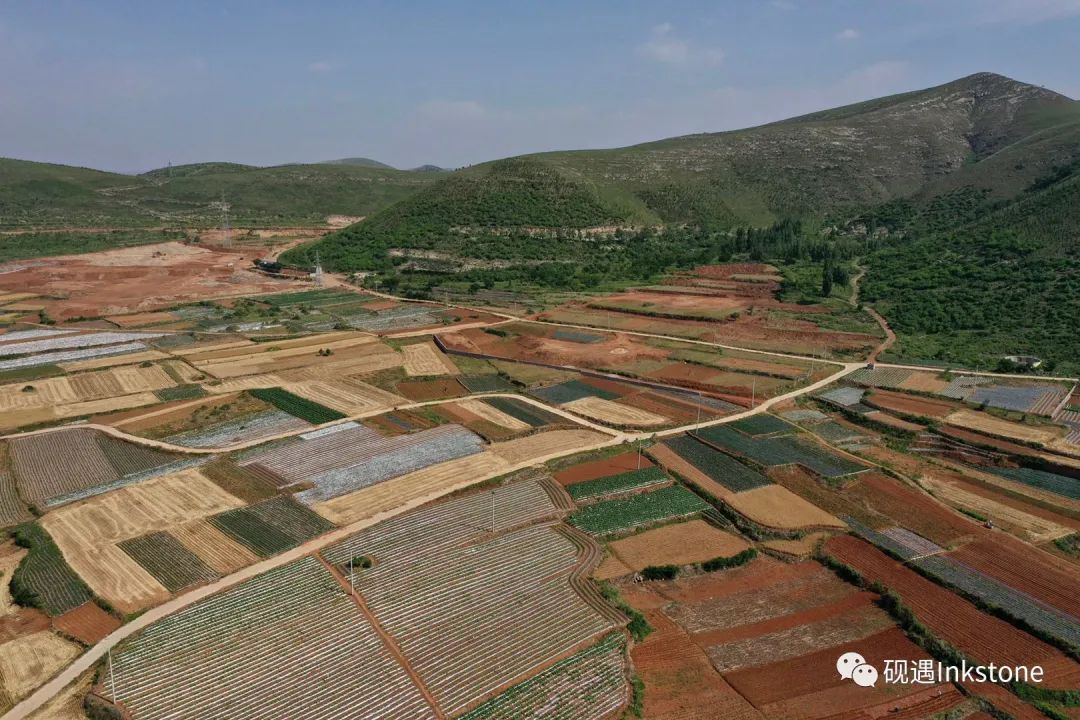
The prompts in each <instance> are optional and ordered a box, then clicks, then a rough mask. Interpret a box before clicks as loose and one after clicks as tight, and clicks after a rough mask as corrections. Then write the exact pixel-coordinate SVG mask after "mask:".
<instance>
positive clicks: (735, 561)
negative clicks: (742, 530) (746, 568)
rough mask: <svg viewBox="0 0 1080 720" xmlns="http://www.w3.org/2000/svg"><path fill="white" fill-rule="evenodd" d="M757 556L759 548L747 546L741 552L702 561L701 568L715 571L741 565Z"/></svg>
mask: <svg viewBox="0 0 1080 720" xmlns="http://www.w3.org/2000/svg"><path fill="white" fill-rule="evenodd" d="M756 557H757V550H756V549H755V548H746V549H745V550H743V551H742V552H741V553H737V554H735V555H732V556H731V557H718V558H713V559H712V560H707V561H705V562H703V563H701V569H702V570H704V571H705V572H715V571H716V570H723V569H725V568H733V567H739V566H740V565H745V564H746V563H748V562H750V561H751V560H753V559H754V558H756Z"/></svg>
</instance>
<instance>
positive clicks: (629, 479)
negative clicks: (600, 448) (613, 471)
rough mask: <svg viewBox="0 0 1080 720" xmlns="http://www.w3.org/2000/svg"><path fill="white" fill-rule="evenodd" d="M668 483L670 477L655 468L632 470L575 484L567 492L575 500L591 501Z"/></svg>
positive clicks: (568, 487)
mask: <svg viewBox="0 0 1080 720" xmlns="http://www.w3.org/2000/svg"><path fill="white" fill-rule="evenodd" d="M667 481H668V477H667V475H665V474H664V471H663V470H661V469H660V468H658V467H656V466H653V467H647V468H642V469H641V470H631V471H629V472H624V473H619V474H618V475H608V476H607V477H602V478H597V479H595V480H586V481H585V482H580V483H574V484H573V485H569V486H567V488H566V491H567V492H568V493H570V497H572V498H574V500H589V499H592V498H598V497H603V496H604V495H616V494H618V493H624V492H628V491H630V490H636V489H639V488H644V487H649V486H650V485H659V484H661V483H665V482H667Z"/></svg>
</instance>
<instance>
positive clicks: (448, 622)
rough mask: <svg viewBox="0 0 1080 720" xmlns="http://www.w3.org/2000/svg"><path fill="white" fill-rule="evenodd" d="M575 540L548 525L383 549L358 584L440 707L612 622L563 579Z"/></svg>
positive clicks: (451, 710) (454, 708)
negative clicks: (393, 551) (391, 551)
mask: <svg viewBox="0 0 1080 720" xmlns="http://www.w3.org/2000/svg"><path fill="white" fill-rule="evenodd" d="M577 565H578V548H577V547H576V546H575V545H574V544H573V543H572V542H570V540H568V539H567V538H566V537H564V536H563V535H561V534H560V533H558V532H556V531H555V530H554V529H553V528H551V527H548V526H534V527H529V528H525V529H522V530H516V531H513V532H510V533H508V534H504V535H500V536H498V537H495V538H490V539H483V538H481V539H480V540H478V541H477V542H475V543H474V544H472V545H467V546H460V545H453V546H442V547H441V548H439V549H438V550H432V551H429V552H427V553H425V554H423V555H420V556H409V557H406V558H398V557H394V556H390V557H386V556H384V557H383V558H382V560H381V562H376V563H375V566H374V567H373V568H371V569H369V570H364V571H362V572H361V573H360V574H359V577H358V578H357V580H356V582H357V588H358V589H359V590H360V592H361V593H362V594H363V595H364V596H365V597H366V598H367V601H368V605H369V607H370V608H371V610H372V611H373V613H374V614H375V616H376V617H377V618H378V620H379V621H380V623H381V624H382V626H383V627H384V628H385V629H386V631H387V632H389V633H390V634H391V635H392V636H393V637H394V638H395V639H396V641H397V643H398V646H399V647H400V648H401V650H402V652H403V653H404V655H405V657H406V659H407V661H408V662H409V664H410V665H411V666H412V667H413V668H414V669H415V670H416V672H417V674H418V675H419V676H420V677H421V679H422V680H423V681H424V683H425V684H426V685H427V687H428V689H429V690H430V691H431V693H432V695H433V696H434V697H435V699H436V701H437V703H438V704H439V705H440V706H441V707H442V709H443V711H444V712H446V713H447V714H448V715H452V714H455V713H457V712H460V711H461V710H462V709H464V708H465V707H467V706H468V705H469V704H470V703H472V702H475V701H476V700H477V699H479V698H481V697H483V696H485V695H487V694H488V693H490V692H492V691H493V690H495V689H496V688H499V687H501V686H503V685H505V684H506V683H507V682H508V681H510V680H512V679H514V678H516V677H519V676H521V675H523V674H524V673H526V672H528V671H529V670H531V669H533V668H535V667H536V666H537V665H540V664H542V663H543V662H545V661H547V660H548V659H550V658H552V657H557V656H558V655H560V654H561V653H563V652H566V651H567V650H569V649H571V648H573V647H574V646H576V645H578V644H579V643H581V642H582V641H584V640H587V639H589V638H591V637H594V636H596V635H597V634H599V633H601V632H603V631H605V630H608V629H610V628H611V623H610V621H608V620H606V619H604V618H603V617H601V616H600V615H599V614H598V613H597V612H596V611H595V610H593V608H592V607H591V606H590V605H589V604H587V603H586V602H585V601H584V600H583V599H582V598H581V597H580V596H579V595H578V594H577V593H576V592H575V591H574V589H573V588H572V587H571V585H570V575H571V573H572V572H573V570H574V569H575V568H576V567H577Z"/></svg>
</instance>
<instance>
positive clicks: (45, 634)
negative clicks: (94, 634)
mask: <svg viewBox="0 0 1080 720" xmlns="http://www.w3.org/2000/svg"><path fill="white" fill-rule="evenodd" d="M80 652H81V649H80V648H79V646H78V645H77V644H75V643H73V642H71V641H70V640H64V639H63V638H61V637H60V636H59V635H56V634H55V633H52V632H50V631H48V630H43V631H41V632H37V633H34V634H32V635H24V636H23V637H20V638H17V639H15V640H9V641H8V642H6V643H4V644H3V645H0V679H2V680H3V690H4V694H6V695H7V697H9V698H11V699H12V700H20V699H22V698H23V697H24V696H26V695H28V694H30V692H31V691H33V690H34V689H35V688H37V687H38V686H39V685H41V684H42V683H43V682H44V681H45V680H47V679H49V678H50V677H52V676H53V675H55V674H56V673H57V672H58V671H59V670H60V669H61V668H63V667H64V666H66V665H67V664H68V663H69V662H71V661H72V660H74V659H75V658H76V657H77V656H78V655H79V653H80Z"/></svg>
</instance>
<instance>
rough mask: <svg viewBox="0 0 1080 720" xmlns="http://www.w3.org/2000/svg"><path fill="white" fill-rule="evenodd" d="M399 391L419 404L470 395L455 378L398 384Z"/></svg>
mask: <svg viewBox="0 0 1080 720" xmlns="http://www.w3.org/2000/svg"><path fill="white" fill-rule="evenodd" d="M397 391H398V392H399V393H400V394H401V395H404V396H405V397H407V398H409V399H410V400H415V401H417V402H423V401H424V400H441V399H443V398H454V397H464V396H465V395H468V394H469V391H468V390H466V389H465V387H464V386H463V385H462V384H461V383H459V382H458V381H457V380H455V379H454V378H446V379H443V380H413V381H405V382H399V383H398V384H397Z"/></svg>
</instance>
